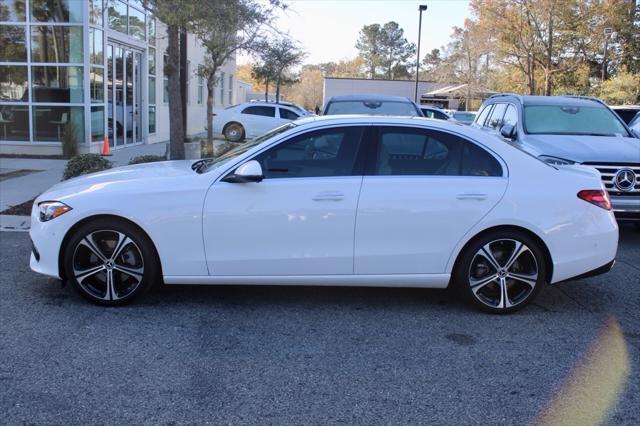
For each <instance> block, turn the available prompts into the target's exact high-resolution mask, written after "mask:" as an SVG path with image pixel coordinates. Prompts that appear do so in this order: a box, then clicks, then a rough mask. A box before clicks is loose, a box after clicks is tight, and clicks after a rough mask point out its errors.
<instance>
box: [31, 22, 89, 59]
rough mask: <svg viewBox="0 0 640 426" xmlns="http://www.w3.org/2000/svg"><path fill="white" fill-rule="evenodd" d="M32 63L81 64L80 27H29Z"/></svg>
mask: <svg viewBox="0 0 640 426" xmlns="http://www.w3.org/2000/svg"><path fill="white" fill-rule="evenodd" d="M31 61H32V62H72V63H82V62H83V61H82V27H60V26H52V25H37V26H32V27H31Z"/></svg>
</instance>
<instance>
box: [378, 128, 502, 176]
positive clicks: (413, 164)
mask: <svg viewBox="0 0 640 426" xmlns="http://www.w3.org/2000/svg"><path fill="white" fill-rule="evenodd" d="M374 174H375V175H383V176H395V175H400V176H402V175H404V176H501V175H502V168H501V167H500V164H499V163H498V161H497V160H496V159H495V158H494V157H493V156H492V155H490V154H489V153H487V152H485V151H484V150H483V149H482V148H480V147H478V146H476V145H475V144H473V143H472V142H469V141H467V140H465V139H463V138H461V137H459V136H457V135H453V134H451V133H447V132H441V131H436V130H427V129H418V128H402V127H381V128H380V133H379V143H378V146H377V153H376V161H375V167H374Z"/></svg>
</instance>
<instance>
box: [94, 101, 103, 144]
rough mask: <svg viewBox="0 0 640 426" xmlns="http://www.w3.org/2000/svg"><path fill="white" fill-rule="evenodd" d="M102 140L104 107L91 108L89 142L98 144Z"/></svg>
mask: <svg viewBox="0 0 640 426" xmlns="http://www.w3.org/2000/svg"><path fill="white" fill-rule="evenodd" d="M103 138H104V106H102V105H100V106H95V105H94V106H92V107H91V141H93V142H100V141H102V139H103Z"/></svg>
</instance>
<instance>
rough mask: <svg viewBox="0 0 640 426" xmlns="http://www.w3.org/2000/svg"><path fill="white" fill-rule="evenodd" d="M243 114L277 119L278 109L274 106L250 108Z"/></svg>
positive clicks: (243, 111)
mask: <svg viewBox="0 0 640 426" xmlns="http://www.w3.org/2000/svg"><path fill="white" fill-rule="evenodd" d="M242 114H249V115H262V116H264V117H275V116H276V108H275V107H272V106H257V105H256V106H250V107H247V108H245V109H243V110H242Z"/></svg>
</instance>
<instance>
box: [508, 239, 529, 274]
mask: <svg viewBox="0 0 640 426" xmlns="http://www.w3.org/2000/svg"><path fill="white" fill-rule="evenodd" d="M514 243H515V247H514V248H513V253H512V254H511V257H510V258H509V260H507V263H506V264H505V265H504V269H506V270H509V269H511V267H512V266H513V265H514V264H515V263H516V262H517V261H518V259H519V258H520V256H522V255H523V254H525V253H529V252H530V250H529V247H527V246H525V245H524V244H522V243H521V242H520V241H514Z"/></svg>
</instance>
